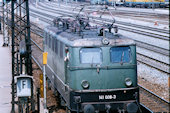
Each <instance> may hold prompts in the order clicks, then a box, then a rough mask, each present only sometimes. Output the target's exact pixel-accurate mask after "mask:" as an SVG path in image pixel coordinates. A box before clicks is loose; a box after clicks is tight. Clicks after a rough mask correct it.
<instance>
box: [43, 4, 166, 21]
mask: <svg viewBox="0 0 170 113" xmlns="http://www.w3.org/2000/svg"><path fill="white" fill-rule="evenodd" d="M46 4H48V5H51V6H52V5H53V6H54V7H56V6H58V2H55V1H53V2H46ZM60 5H62V6H65V5H66V3H60ZM83 5H86V6H88V9H87V10H93V11H98V10H100V9H102V8H105V5H90V4H85V3H80V4H72V3H70V4H69V3H68V6H71V7H70V8H73V6H74V7H76V8H77V9H80V8H78V7H79V6H83ZM108 8H109V9H110V10H111V11H113V12H114V13H118V14H123V15H127V16H138V17H143V16H145V17H150V18H151V17H163V18H164V17H165V18H166V17H168V16H169V15H168V14H160V13H153V12H147V11H141V10H140V9H138V8H137V11H135V10H134V11H132V10H128V9H129V8H124V9H122V8H121V7H116V8H114V7H113V6H108ZM126 9H127V10H126ZM131 9H134V8H131ZM125 12H126V13H125Z"/></svg>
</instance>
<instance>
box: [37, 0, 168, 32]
mask: <svg viewBox="0 0 170 113" xmlns="http://www.w3.org/2000/svg"><path fill="white" fill-rule="evenodd" d="M46 4H47V5H48V6H51V7H54V8H51V7H48V9H51V10H55V11H57V10H56V5H57V4H56V5H53V4H52V3H48V2H47V3H46ZM39 5H40V6H41V7H45V8H47V7H46V6H44V5H43V4H41V3H40V4H39ZM60 9H63V10H65V9H66V7H64V8H63V7H60ZM69 9H72V10H76V11H79V10H80V9H81V8H79V7H78V6H77V7H75V8H72V7H70V8H69ZM101 9H102V8H101V7H99V8H98V10H95V8H94V7H93V6H92V7H91V8H90V6H89V7H87V9H85V11H87V10H88V11H91V12H92V11H93V12H98V11H99V10H101ZM117 11H118V12H119V10H115V9H114V10H111V12H112V13H115V12H117ZM65 12H66V13H68V12H67V11H65ZM121 12H124V13H129V12H130V13H131V12H136V11H125V10H121ZM99 13H100V11H99ZM106 13H108V11H107V12H106ZM137 13H140V14H143V15H152V13H148V14H147V12H143V13H142V12H137ZM75 14H76V13H75ZM131 14H133V15H135V16H136V13H131ZM153 15H154V16H155V15H157V14H155V13H153ZM160 15H162V14H160ZM160 15H158V16H160ZM128 16H129V15H128ZM167 18H168V15H167ZM103 20H105V19H103ZM105 21H108V22H112V20H111V19H106V20H105ZM116 23H117V24H119V25H126V26H131V27H135V28H141V29H146V30H151V31H156V32H160V33H165V34H169V30H164V29H159V28H153V27H148V26H143V25H138V24H133V23H128V22H123V21H116Z"/></svg>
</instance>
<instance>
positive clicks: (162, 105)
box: [138, 84, 170, 113]
mask: <svg viewBox="0 0 170 113" xmlns="http://www.w3.org/2000/svg"><path fill="white" fill-rule="evenodd" d="M138 85H139V84H138ZM139 88H140V90H139V91H140V100H141V101H140V102H141V103H142V104H144V105H145V106H146V107H148V108H149V109H151V110H152V111H153V112H164V113H168V112H169V110H170V109H169V102H168V101H166V100H165V99H163V98H162V97H160V96H159V95H156V94H155V93H153V92H151V91H150V90H148V89H146V88H144V87H142V86H141V85H139Z"/></svg>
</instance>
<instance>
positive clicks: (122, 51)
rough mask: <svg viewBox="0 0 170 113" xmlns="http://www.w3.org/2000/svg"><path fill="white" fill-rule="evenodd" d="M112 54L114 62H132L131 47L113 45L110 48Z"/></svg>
mask: <svg viewBox="0 0 170 113" xmlns="http://www.w3.org/2000/svg"><path fill="white" fill-rule="evenodd" d="M110 56H111V62H112V63H118V62H122V63H124V62H126V63H128V62H130V58H131V51H130V47H112V48H111V49H110Z"/></svg>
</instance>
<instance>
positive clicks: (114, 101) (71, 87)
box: [44, 18, 139, 113]
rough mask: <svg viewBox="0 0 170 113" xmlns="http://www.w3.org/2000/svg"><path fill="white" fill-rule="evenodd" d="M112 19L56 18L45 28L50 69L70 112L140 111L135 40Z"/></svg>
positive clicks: (49, 72) (51, 77) (48, 71)
mask: <svg viewBox="0 0 170 113" xmlns="http://www.w3.org/2000/svg"><path fill="white" fill-rule="evenodd" d="M113 30H114V31H115V32H116V31H117V27H116V26H114V25H113V24H110V25H103V26H100V27H97V26H90V25H89V23H88V22H87V21H86V20H83V19H80V18H79V19H72V18H57V19H55V20H54V26H48V27H46V28H45V32H44V51H46V52H48V60H47V62H48V63H47V66H46V72H47V77H48V80H49V81H50V83H51V86H52V87H53V88H54V89H55V90H57V92H58V93H59V94H60V95H61V96H62V98H63V100H64V102H65V105H66V107H67V108H68V110H69V111H71V112H78V113H79V112H84V113H95V112H100V111H106V112H107V113H109V112H110V113H112V112H113V111H119V112H121V111H127V112H137V111H138V109H139V107H138V105H139V104H138V102H139V100H138V98H139V90H138V87H137V62H136V45H135V43H134V41H133V40H130V39H128V38H126V37H124V36H122V35H120V34H118V33H113V32H112V31H113Z"/></svg>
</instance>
